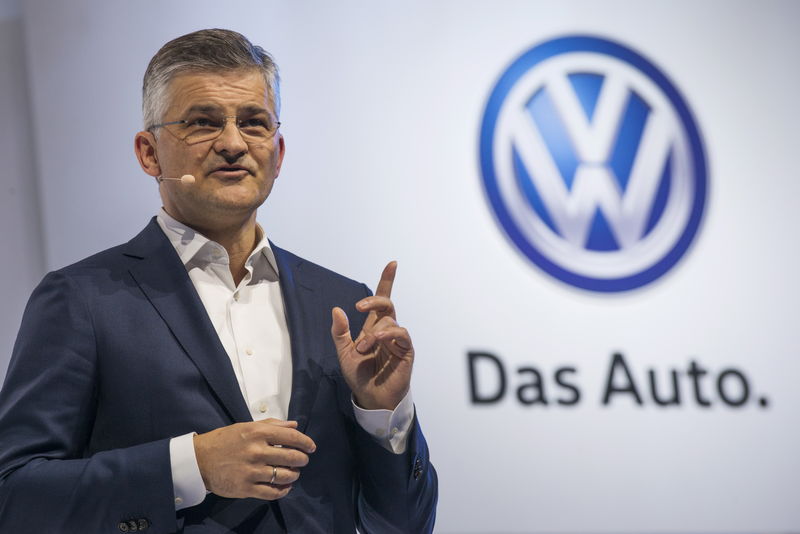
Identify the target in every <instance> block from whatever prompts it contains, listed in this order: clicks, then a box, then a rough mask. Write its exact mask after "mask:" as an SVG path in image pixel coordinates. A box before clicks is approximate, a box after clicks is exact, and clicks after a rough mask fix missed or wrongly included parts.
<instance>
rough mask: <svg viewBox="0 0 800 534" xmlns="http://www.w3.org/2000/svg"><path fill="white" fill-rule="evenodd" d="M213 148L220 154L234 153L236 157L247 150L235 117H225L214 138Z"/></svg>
mask: <svg viewBox="0 0 800 534" xmlns="http://www.w3.org/2000/svg"><path fill="white" fill-rule="evenodd" d="M214 150H216V151H217V152H219V153H221V154H230V155H234V154H235V155H236V158H237V159H238V158H239V156H241V154H243V153H244V152H247V143H246V142H245V140H244V138H243V137H242V132H240V131H239V128H238V126H237V125H236V117H225V123H224V124H223V125H222V131H221V132H220V134H219V137H217V138H216V139H215V140H214ZM226 159H227V158H226ZM234 161H235V160H234ZM229 163H230V162H229Z"/></svg>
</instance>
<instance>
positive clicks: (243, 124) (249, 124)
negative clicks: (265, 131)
mask: <svg viewBox="0 0 800 534" xmlns="http://www.w3.org/2000/svg"><path fill="white" fill-rule="evenodd" d="M239 127H240V128H266V127H267V122H266V121H265V120H264V119H259V118H258V117H252V118H249V119H244V120H242V121H240V122H239Z"/></svg>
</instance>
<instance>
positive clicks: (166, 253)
mask: <svg viewBox="0 0 800 534" xmlns="http://www.w3.org/2000/svg"><path fill="white" fill-rule="evenodd" d="M124 253H125V255H127V256H130V257H132V258H138V260H139V261H135V262H133V264H132V266H131V268H130V273H131V275H132V276H133V279H134V280H135V281H136V283H137V284H138V285H139V287H140V288H141V290H142V292H144V294H145V295H146V296H147V298H148V300H149V301H150V302H151V303H152V305H153V307H154V308H155V309H156V310H157V311H158V313H159V315H160V316H161V317H162V319H163V320H164V322H165V323H167V326H168V327H169V329H170V331H171V332H172V333H173V335H174V336H175V338H176V339H177V340H178V343H180V345H181V347H182V348H183V350H184V351H185V352H186V354H187V355H188V356H189V358H191V359H192V361H193V362H194V364H195V365H196V366H197V368H198V369H199V370H200V373H201V374H202V375H203V377H204V378H205V379H206V381H207V382H208V385H209V386H210V388H211V390H212V391H213V392H214V394H215V395H216V397H217V399H218V400H219V402H220V404H221V405H222V406H223V407H224V408H225V410H226V411H227V412H228V415H229V416H230V418H231V420H232V421H233V422H241V421H252V417H251V416H250V412H249V410H248V409H247V405H246V403H245V401H244V398H243V397H242V393H241V390H240V389H239V383H238V381H237V380H236V375H235V374H234V372H233V367H232V366H231V363H230V359H229V358H228V356H227V354H226V352H225V349H224V348H223V346H222V343H221V342H220V340H219V337H218V336H217V333H216V331H215V330H214V326H213V325H212V324H211V320H210V319H209V318H208V314H207V313H206V311H205V308H204V307H203V303H202V301H201V300H200V297H199V296H198V295H197V291H196V290H195V289H194V286H193V285H192V281H191V280H190V279H189V275H188V273H187V272H186V268H185V266H184V265H183V263H181V261H180V258H179V257H178V254H177V253H176V252H175V249H174V248H173V247H172V244H171V243H170V242H169V240H168V239H167V237H166V236H165V235H164V233H163V232H162V231H161V228H160V227H159V226H158V223H157V222H156V221H155V217H154V218H153V219H152V220H151V221H150V224H149V225H148V226H147V227H146V228H145V229H144V230H143V231H142V232H141V233H140V234H139V235H138V236H136V237H135V238H133V239H132V240H131V241H130V242H129V243H128V245H127V246H126V249H125V252H124Z"/></svg>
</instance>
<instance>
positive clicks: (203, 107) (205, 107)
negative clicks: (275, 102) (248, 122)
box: [185, 104, 269, 115]
mask: <svg viewBox="0 0 800 534" xmlns="http://www.w3.org/2000/svg"><path fill="white" fill-rule="evenodd" d="M221 112H222V110H221V109H220V107H219V106H215V105H213V104H195V105H193V106H192V107H190V108H189V109H187V110H186V112H185V113H186V114H187V115H191V114H193V113H221ZM260 113H264V114H269V112H268V111H267V109H266V108H264V107H262V106H256V105H253V104H248V105H246V106H244V107H241V108H239V110H238V112H237V114H238V115H242V114H249V115H258V114H260Z"/></svg>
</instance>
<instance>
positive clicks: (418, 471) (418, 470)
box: [412, 457, 422, 480]
mask: <svg viewBox="0 0 800 534" xmlns="http://www.w3.org/2000/svg"><path fill="white" fill-rule="evenodd" d="M412 474H413V476H414V480H419V477H420V476H422V460H420V459H419V457H417V458H415V459H414V472H413V473H412Z"/></svg>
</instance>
